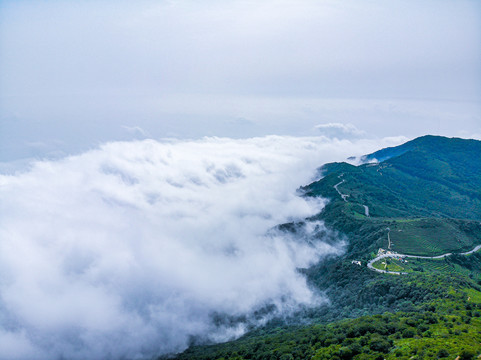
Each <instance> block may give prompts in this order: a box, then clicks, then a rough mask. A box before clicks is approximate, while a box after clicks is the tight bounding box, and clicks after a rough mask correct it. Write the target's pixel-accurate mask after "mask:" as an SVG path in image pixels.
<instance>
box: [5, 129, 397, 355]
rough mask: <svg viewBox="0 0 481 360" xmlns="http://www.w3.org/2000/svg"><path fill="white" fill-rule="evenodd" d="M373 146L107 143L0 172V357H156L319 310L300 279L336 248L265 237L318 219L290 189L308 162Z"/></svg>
mask: <svg viewBox="0 0 481 360" xmlns="http://www.w3.org/2000/svg"><path fill="white" fill-rule="evenodd" d="M395 142H399V140H396V141H395ZM378 145H379V144H374V143H373V142H362V141H360V142H358V143H356V144H353V143H351V142H348V141H343V142H342V141H338V140H326V139H325V138H293V137H265V138H254V139H247V140H232V139H220V138H208V139H203V140H198V141H176V140H165V141H162V142H157V141H153V140H144V141H137V142H117V143H109V144H105V145H103V146H102V147H101V148H99V149H97V150H92V151H89V152H86V153H83V154H81V155H78V156H73V157H68V158H65V159H62V160H59V161H55V162H54V161H44V162H38V163H36V164H34V165H33V167H32V168H31V169H30V170H29V171H27V172H24V173H17V174H14V175H0V204H1V208H0V274H1V276H0V358H1V359H31V358H35V359H59V358H65V359H100V358H102V359H120V358H141V357H146V356H154V355H156V354H162V353H169V352H175V351H182V350H183V349H185V348H186V347H187V346H188V343H189V341H190V339H191V338H192V336H203V337H204V338H210V339H212V340H222V339H225V338H227V337H230V336H238V335H240V334H241V333H242V331H243V327H242V326H241V325H239V326H237V325H235V326H228V325H219V324H218V323H217V324H215V323H214V322H213V318H212V317H213V314H214V313H218V314H226V315H229V316H234V317H235V316H243V315H245V316H247V318H249V316H251V314H252V313H253V311H255V310H258V309H261V308H262V307H263V306H266V305H267V304H274V305H275V306H277V309H278V311H279V312H283V311H288V310H289V309H291V310H292V309H295V308H297V307H298V306H299V305H312V304H315V303H317V302H318V301H322V299H321V298H320V297H319V296H317V295H315V294H314V293H313V291H312V290H311V289H309V287H308V285H307V284H306V280H305V278H303V277H302V276H301V275H300V274H299V273H298V272H297V271H296V269H297V268H299V267H306V266H309V264H312V263H314V262H316V261H318V260H319V259H320V258H321V257H322V256H323V255H326V254H336V253H339V252H340V251H342V250H341V249H342V246H341V243H340V242H339V243H337V244H334V245H332V243H331V245H329V244H328V243H327V242H324V241H322V240H321V239H317V240H315V241H312V239H311V241H310V242H303V241H299V239H293V238H289V237H288V236H286V235H282V234H280V233H272V232H269V229H271V228H272V227H273V226H275V225H276V224H280V223H283V222H286V221H290V220H293V219H302V218H304V217H306V216H309V215H312V214H314V213H316V212H317V211H318V210H319V209H320V206H322V202H314V201H313V202H307V201H305V200H304V199H302V198H300V197H298V196H296V193H295V190H296V188H297V187H298V186H300V185H303V184H306V183H308V182H309V181H310V180H311V176H312V174H313V172H314V170H315V168H316V167H317V166H319V165H320V164H322V163H323V162H325V161H331V160H342V159H343V158H345V157H346V156H347V155H351V154H352V153H351V151H353V150H354V149H356V150H357V151H360V152H366V151H371V150H375V149H376V148H377V147H378ZM384 145H393V143H392V141H389V140H387V141H385V142H384ZM355 155H356V154H355ZM316 226H317V227H318V228H319V227H321V228H322V224H311V225H310V227H311V228H307V227H306V229H305V230H306V234H307V235H306V236H309V234H311V235H312V234H314V233H315V232H316V231H317V230H316ZM318 228H317V229H318ZM266 234H267V235H266Z"/></svg>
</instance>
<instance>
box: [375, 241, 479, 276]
mask: <svg viewBox="0 0 481 360" xmlns="http://www.w3.org/2000/svg"><path fill="white" fill-rule="evenodd" d="M479 249H481V245H478V246H476V247H475V248H474V249H473V250H470V251H467V252H464V253H458V254H457V255H469V254H472V253H474V252H476V251H478V250H479ZM451 255H453V253H446V254H442V255H438V256H418V255H406V254H398V253H392V254H383V255H379V256H377V257H375V258H374V259H372V260H371V261H369V262H368V263H367V267H368V268H369V269H371V270H374V271H377V272H379V273H385V274H396V275H400V274H407V273H405V272H400V271H387V270H381V269H376V268H375V267H374V266H372V264H374V263H375V262H376V261H378V260H381V259H384V258H388V257H391V258H392V257H400V258H405V257H409V258H415V259H442V258H445V257H447V256H451Z"/></svg>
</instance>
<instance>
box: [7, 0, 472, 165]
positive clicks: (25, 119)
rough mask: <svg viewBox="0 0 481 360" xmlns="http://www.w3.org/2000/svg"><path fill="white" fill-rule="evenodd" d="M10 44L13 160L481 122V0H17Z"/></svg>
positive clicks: (458, 127)
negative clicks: (128, 145)
mask: <svg viewBox="0 0 481 360" xmlns="http://www.w3.org/2000/svg"><path fill="white" fill-rule="evenodd" d="M0 53H1V56H0V161H9V160H14V159H19V158H24V157H31V156H45V155H54V156H55V155H62V154H64V153H71V152H79V151H82V150H85V149H87V148H91V147H95V146H97V145H98V144H100V143H102V142H105V141H107V140H126V139H132V138H137V139H139V138H154V139H159V138H163V137H177V138H194V139H195V138H200V137H203V136H227V137H234V138H245V137H252V136H264V135H268V134H279V135H294V136H315V135H320V134H326V132H323V131H325V130H328V129H327V128H326V126H325V125H326V124H334V125H333V126H332V129H330V130H329V131H328V135H329V136H334V135H336V136H341V137H345V136H350V137H353V136H354V137H359V136H364V137H384V136H398V135H404V136H407V137H409V138H412V137H415V136H418V135H422V134H426V133H432V134H441V135H448V136H462V137H477V138H480V137H481V101H480V99H481V85H480V84H481V82H480V79H481V69H480V67H481V66H480V64H481V3H480V2H479V1H459V0H456V1H454V0H453V1H449V0H444V1H438V0H436V1H429V0H427V1H396V0H394V1H376V0H371V1H330V0H324V1H304V0H301V1H299V0H296V1H288V0H286V1H271V0H268V1H200V2H199V1H186V0H179V1H174V0H172V1H135V2H132V1H82V2H80V1H8V0H7V1H1V2H0ZM317 125H321V127H316V126H317ZM343 125H345V126H347V127H348V128H350V129H351V130H352V131H351V130H348V131H340V132H339V129H341V128H342V126H343ZM353 129H354V130H353Z"/></svg>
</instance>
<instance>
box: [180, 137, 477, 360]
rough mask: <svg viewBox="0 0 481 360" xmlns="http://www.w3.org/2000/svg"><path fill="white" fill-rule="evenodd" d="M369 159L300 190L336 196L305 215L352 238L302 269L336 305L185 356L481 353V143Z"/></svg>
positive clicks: (436, 142)
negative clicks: (341, 248)
mask: <svg viewBox="0 0 481 360" xmlns="http://www.w3.org/2000/svg"><path fill="white" fill-rule="evenodd" d="M375 160H377V161H375ZM363 161H364V162H365V163H364V164H362V165H359V166H354V165H350V164H348V163H331V164H326V165H324V166H323V167H322V168H321V172H322V174H323V177H322V178H321V179H320V180H318V181H316V182H314V183H312V184H309V185H307V186H305V187H302V188H301V190H302V191H303V193H304V196H307V197H316V196H321V197H324V198H328V199H330V201H329V203H328V205H327V206H326V207H325V208H324V209H323V211H322V212H321V213H320V214H318V215H316V216H315V217H313V218H310V219H306V220H305V221H313V220H316V221H317V220H321V221H323V222H324V223H325V224H326V226H327V227H328V228H330V229H331V230H333V231H335V232H337V233H338V234H339V236H343V237H345V238H346V239H347V242H348V245H347V249H346V252H345V254H344V255H343V256H340V257H331V258H328V259H326V260H324V261H322V262H320V263H319V264H317V265H315V266H312V267H310V268H308V269H299V271H301V272H302V273H303V274H305V276H306V277H307V278H308V280H309V282H310V283H311V284H312V286H313V287H316V288H317V289H320V290H321V291H323V292H325V294H326V295H327V296H328V297H329V298H330V299H331V304H329V305H323V306H319V307H317V308H313V309H306V310H304V311H301V312H299V313H298V314H296V316H295V317H294V318H290V319H288V320H282V321H281V320H279V319H274V320H273V321H271V322H270V323H269V324H267V325H266V326H264V327H262V328H259V329H254V330H252V331H251V332H249V333H247V334H246V335H244V336H243V337H242V338H240V339H238V340H236V341H232V342H228V343H224V344H217V345H209V346H207V345H205V346H193V347H191V348H190V349H188V350H187V351H186V352H184V353H183V354H180V355H177V357H176V358H177V359H282V360H286V359H439V358H447V359H455V358H457V357H458V356H459V359H474V358H475V357H477V356H478V355H481V251H479V252H478V251H474V252H473V253H470V254H464V253H466V252H469V251H470V250H473V249H475V247H476V246H477V245H480V244H481V142H480V141H476V140H463V139H455V138H453V139H450V138H444V137H439V136H424V137H420V138H417V139H415V140H412V141H410V142H407V143H405V144H403V145H401V146H398V147H393V148H387V149H382V150H380V151H377V152H375V153H373V154H369V155H366V156H364V157H363ZM297 225H299V224H284V225H282V226H280V227H279V229H281V230H283V231H290V232H295V231H296V226H297ZM379 249H383V250H379ZM378 252H387V253H390V252H391V253H397V254H401V255H403V256H404V255H410V256H411V257H403V256H398V255H396V256H394V255H389V257H384V258H383V257H380V258H379V257H378ZM446 253H452V255H449V256H443V255H444V254H446ZM415 256H424V258H417V257H415ZM436 256H437V258H432V257H436ZM440 256H442V257H440ZM376 260H377V261H376ZM353 262H354V263H353ZM357 262H359V263H357ZM368 262H370V263H372V266H373V267H374V268H375V269H377V271H390V272H391V273H380V272H377V271H376V270H375V269H371V268H369V267H368V266H366V265H367V264H368ZM359 264H360V265H359ZM301 324H302V325H301Z"/></svg>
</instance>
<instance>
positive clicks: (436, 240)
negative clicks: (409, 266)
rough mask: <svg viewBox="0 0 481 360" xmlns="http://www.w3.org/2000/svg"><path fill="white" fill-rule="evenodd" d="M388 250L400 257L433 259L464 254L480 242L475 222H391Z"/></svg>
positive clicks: (478, 230) (479, 227) (444, 220)
mask: <svg viewBox="0 0 481 360" xmlns="http://www.w3.org/2000/svg"><path fill="white" fill-rule="evenodd" d="M390 229H391V232H390V237H391V249H392V250H393V251H396V252H399V253H401V254H409V255H421V256H436V255H441V254H445V253H448V252H454V253H456V252H465V251H469V250H471V249H472V248H473V247H474V246H476V245H478V244H479V242H481V226H480V225H479V222H476V221H468V220H448V219H433V218H428V219H416V220H412V219H410V221H405V220H394V221H391V223H390Z"/></svg>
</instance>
